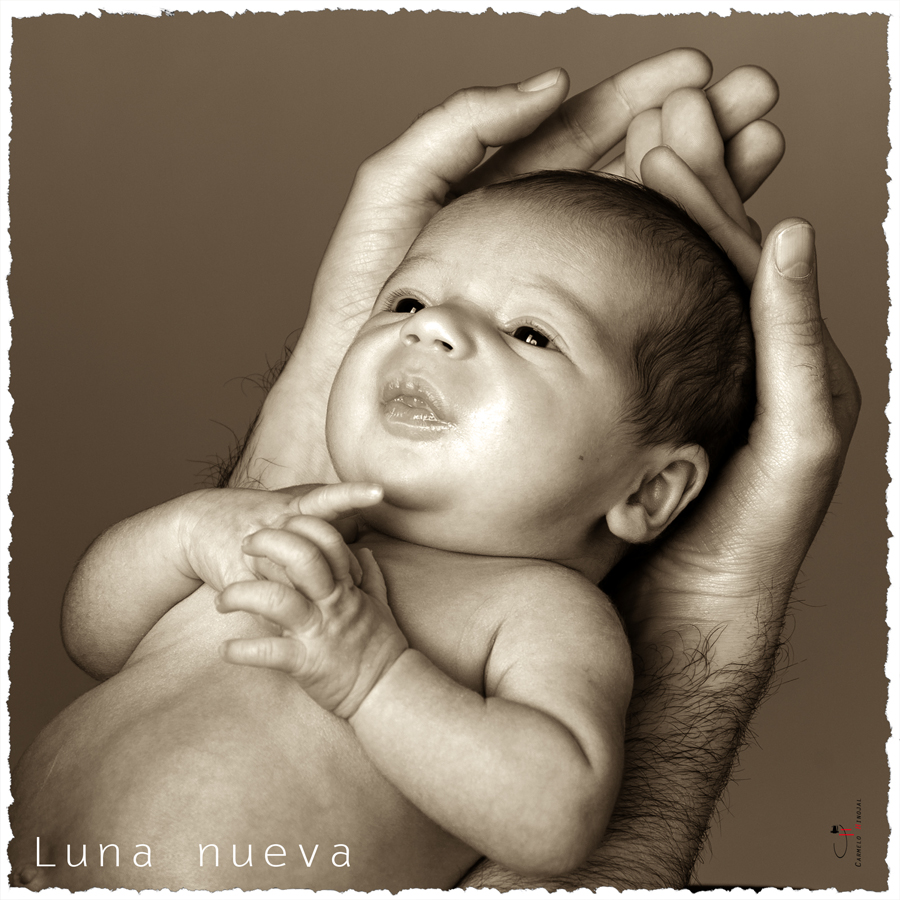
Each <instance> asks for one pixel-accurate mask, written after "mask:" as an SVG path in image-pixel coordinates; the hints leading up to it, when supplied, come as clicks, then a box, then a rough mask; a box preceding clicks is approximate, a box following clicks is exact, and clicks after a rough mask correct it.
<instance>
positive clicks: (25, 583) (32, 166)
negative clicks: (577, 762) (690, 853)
mask: <svg viewBox="0 0 900 900" xmlns="http://www.w3.org/2000/svg"><path fill="white" fill-rule="evenodd" d="M886 33H887V19H886V17H885V16H879V15H837V14H831V15H824V16H817V17H813V16H793V15H768V16H763V15H752V14H738V15H732V16H730V17H728V18H720V17H717V16H702V15H678V16H666V17H662V16H647V17H639V16H617V17H613V18H607V17H602V16H593V15H589V14H587V13H585V12H583V11H580V10H575V11H571V12H568V13H565V14H561V15H549V14H547V15H543V16H540V17H538V16H532V15H525V14H508V15H503V16H500V15H497V14H495V13H487V14H484V15H477V16H470V15H465V14H457V13H428V14H424V13H398V14H394V15H387V14H385V13H378V12H320V13H299V12H298V13H290V14H286V15H283V16H278V15H275V14H255V15H251V14H244V15H240V16H236V17H234V18H230V17H229V16H227V15H225V14H222V13H219V14H196V15H188V14H181V13H178V14H175V15H170V16H163V17H160V18H150V17H146V16H135V15H129V16H113V15H104V16H103V17H102V18H97V17H95V16H93V15H86V16H83V17H82V18H76V17H74V16H71V15H52V16H42V17H35V18H30V19H18V20H15V22H14V25H13V49H12V94H13V107H12V112H13V129H12V145H11V188H10V208H11V236H12V238H11V239H12V256H13V265H12V273H11V278H10V290H11V296H12V306H13V313H14V320H13V325H12V327H13V345H12V353H11V367H12V393H13V397H14V402H15V406H14V409H13V413H12V425H13V431H14V436H13V440H12V448H13V454H14V463H15V473H14V483H13V491H12V500H11V503H12V508H13V513H14V523H13V543H12V569H11V608H12V617H13V621H14V632H13V635H12V655H11V683H12V686H11V697H10V716H11V745H12V762H13V764H14V763H15V761H16V760H17V759H18V757H19V756H20V755H21V753H22V752H23V751H24V749H25V748H26V747H27V745H28V744H29V743H30V742H31V741H32V740H33V739H34V737H35V736H36V734H37V733H38V731H39V730H40V729H41V728H42V727H43V726H44V725H45V724H47V722H49V721H50V719H51V718H52V717H53V716H54V715H56V714H57V713H58V712H59V711H60V710H61V709H62V708H63V707H64V706H66V705H67V704H68V703H69V702H70V701H72V700H73V699H74V698H75V697H77V696H78V695H79V694H81V693H82V692H84V691H85V690H87V689H89V688H90V687H91V685H92V681H91V680H90V679H89V678H88V677H87V676H86V675H84V674H83V673H81V672H80V670H78V669H77V668H76V667H75V666H74V665H73V664H72V663H71V662H70V661H69V660H68V658H67V657H66V655H65V652H64V650H63V648H62V644H61V641H60V638H59V632H58V615H59V606H60V600H61V597H62V594H63V591H64V588H65V585H66V581H67V579H68V576H69V574H70V572H71V570H72V568H73V566H74V565H75V562H76V560H77V559H78V557H79V555H80V554H81V553H82V552H83V551H84V549H85V548H86V547H87V545H88V544H89V543H90V541H91V540H92V539H93V538H94V537H95V536H96V535H97V534H98V533H99V532H100V531H102V530H103V529H104V528H106V527H107V526H109V525H111V524H112V523H114V522H115V521H117V520H119V519H121V518H123V517H125V516H127V515H130V514H132V513H134V512H136V511H138V510H140V509H142V508H145V507H147V506H150V505H153V504H156V503H158V502H160V501H162V500H164V499H167V498H169V497H171V496H173V495H175V494H179V493H182V492H184V491H188V490H191V489H193V488H195V487H198V486H201V485H203V484H204V471H205V469H207V467H208V466H209V464H210V462H211V461H212V460H214V458H215V457H216V455H217V454H219V455H224V454H226V453H227V450H228V447H229V445H230V444H231V442H232V435H231V432H232V431H234V432H237V433H240V434H242V433H243V432H244V430H245V428H246V427H247V425H248V423H249V421H250V419H251V418H252V416H253V414H254V412H255V410H256V408H257V406H258V405H259V403H260V401H261V398H262V395H261V393H260V391H259V389H258V388H257V387H255V386H254V379H253V377H252V376H254V374H260V373H262V372H264V371H265V370H266V369H267V367H268V364H269V362H272V361H274V360H275V359H277V357H278V356H279V355H280V353H281V350H282V347H283V346H284V344H285V341H286V339H287V338H288V336H289V335H291V333H296V329H298V328H299V326H301V325H302V323H303V319H304V316H305V311H306V305H307V298H308V296H309V291H310V286H311V284H312V281H313V277H314V274H315V271H316V267H317V263H318V261H319V259H320V258H321V255H322V252H323V250H324V248H325V245H326V243H327V241H328V238H329V234H330V232H331V229H332V227H333V226H334V224H335V221H336V219H337V216H338V214H339V211H340V209H341V207H342V204H343V202H344V200H345V198H346V195H347V191H348V189H349V186H350V182H351V179H352V177H353V173H354V170H355V168H356V166H357V165H358V163H359V162H360V161H361V160H362V159H363V158H364V157H366V156H368V155H369V154H371V153H372V152H374V151H375V150H377V149H379V148H380V147H382V146H383V145H384V144H386V143H387V142H388V141H390V140H391V139H392V138H394V137H395V136H397V135H398V134H399V133H400V132H401V131H402V130H403V129H404V128H406V127H407V126H408V125H409V124H410V123H411V122H412V121H413V119H414V118H415V117H416V116H417V115H418V114H419V113H420V112H422V111H423V110H425V109H427V108H429V107H431V106H434V105H435V104H436V103H438V102H440V101H441V100H442V99H443V98H444V97H445V96H447V95H448V94H450V93H452V92H453V91H454V90H456V89H458V88H460V87H464V86H467V85H470V84H503V83H507V82H515V81H519V80H521V79H523V78H525V77H527V76H529V75H532V74H535V73H538V72H542V71H544V70H545V69H548V68H550V67H552V66H557V65H562V66H564V67H565V68H566V69H567V70H568V71H569V73H570V75H571V78H572V89H573V92H575V91H579V90H583V89H585V88H587V87H589V86H590V85H591V84H593V83H595V82H596V81H598V80H599V79H600V78H602V77H604V76H607V75H609V74H612V73H613V72H615V71H617V70H619V69H621V68H623V67H625V66H626V65H629V64H631V63H633V62H635V61H637V60H638V59H641V58H644V57H647V56H651V55H653V54H655V53H658V52H661V51H663V50H666V49H669V48H672V47H678V46H694V47H698V48H700V49H701V50H703V51H704V52H705V53H706V54H707V55H708V56H709V57H710V58H711V59H712V61H713V64H714V66H715V71H716V77H721V76H722V75H724V74H725V73H727V72H728V71H729V70H730V69H732V68H734V67H736V66H738V65H743V64H746V63H755V64H758V65H761V66H764V67H765V68H767V69H768V70H769V71H771V72H772V73H773V75H774V76H775V77H776V78H777V80H778V81H779V83H780V86H781V91H782V99H781V101H780V103H779V104H778V106H777V107H776V109H775V110H774V111H773V113H772V114H771V115H770V116H769V118H770V119H771V120H772V121H774V122H775V123H776V124H777V125H778V126H779V127H780V128H781V129H782V131H783V132H784V134H785V136H786V139H787V147H788V150H787V155H786V158H785V160H784V162H783V163H782V165H781V166H780V167H779V169H778V170H777V172H776V173H775V174H774V175H773V176H772V178H771V179H770V181H769V183H768V184H767V185H766V186H764V188H763V189H762V190H761V191H760V194H759V196H758V197H755V198H753V200H752V201H751V202H750V204H749V210H750V214H751V215H752V216H754V218H756V219H757V220H758V221H759V222H760V224H761V225H762V227H763V230H764V231H765V230H767V229H768V228H770V227H772V226H773V225H774V224H775V223H776V222H777V221H779V220H780V219H782V218H784V217H787V216H793V215H797V216H803V217H805V218H807V219H809V220H810V221H811V222H812V223H813V224H814V225H815V226H816V229H817V234H818V254H819V274H820V283H821V289H822V300H823V307H824V311H825V316H826V318H827V320H828V324H829V327H830V328H831V331H832V333H833V334H834V335H835V337H836V339H837V340H838V342H839V344H840V346H841V348H842V349H843V351H844V353H845V355H846V357H847V359H848V360H849V362H850V364H851V366H852V367H853V369H854V370H855V372H856V374H857V376H858V379H859V382H860V385H861V388H862V391H863V397H864V407H863V412H862V416H861V419H860V423H859V428H858V431H857V434H856V438H855V440H854V444H853V446H852V447H851V450H850V455H849V458H848V460H847V467H846V470H845V473H844V477H843V480H842V482H841V485H840V487H839V489H838V493H837V497H836V499H835V502H834V504H833V505H832V509H831V513H830V514H829V515H828V517H827V518H826V521H825V523H824V525H823V527H822V530H821V533H820V535H819V537H818V538H817V540H816V543H815V545H814V546H813V549H812V551H811V553H810V556H809V559H808V560H807V563H806V564H805V566H804V568H803V573H802V576H801V578H800V581H799V585H798V589H797V594H796V597H797V602H796V604H795V605H794V607H793V611H792V615H791V617H790V620H789V625H788V627H789V631H790V633H791V641H790V659H789V663H790V665H789V666H788V667H786V668H785V669H784V671H783V672H782V675H781V678H780V685H779V687H778V688H777V690H776V691H775V692H774V694H773V696H772V697H771V698H770V699H769V700H768V701H767V702H766V704H765V706H764V707H763V708H762V710H761V711H760V713H759V714H758V716H757V717H756V719H755V721H754V727H753V731H754V737H755V740H754V742H753V743H752V745H751V746H750V747H749V748H748V749H747V750H745V752H744V753H743V754H742V755H741V758H740V764H739V767H738V768H737V770H736V772H735V779H734V781H733V783H732V785H731V787H730V788H729V790H728V793H727V796H726V798H725V800H724V802H723V803H722V804H721V805H720V809H719V813H718V816H717V818H716V821H715V822H714V824H713V826H712V829H711V833H710V839H709V842H708V845H707V848H706V850H705V852H704V862H703V863H702V865H701V866H700V867H699V869H698V870H697V879H698V881H699V882H700V883H701V884H705V885H748V886H766V885H774V886H792V887H798V888H804V887H805V888H825V887H836V888H838V889H841V890H851V889H856V888H867V889H869V890H884V889H885V887H886V879H887V868H886V865H885V862H884V858H885V852H886V850H885V847H886V840H887V824H886V819H885V803H886V792H887V778H888V772H887V765H886V760H885V752H884V743H885V740H886V738H887V734H888V728H887V724H886V721H885V715H884V710H885V701H886V681H885V676H884V658H885V645H886V627H885V623H884V617H885V595H886V590H887V576H886V573H885V554H886V541H887V529H886V525H885V506H884V491H885V487H886V484H887V476H886V472H885V465H884V454H885V446H886V440H887V424H886V420H885V416H884V406H885V403H886V400H887V375H888V364H887V360H886V355H885V348H884V345H885V339H886V336H887V326H886V315H887V303H888V301H887V289H886V286H885V280H886V253H887V248H886V244H885V240H884V234H883V231H882V220H883V218H884V216H885V213H886V208H887V190H886V176H885V172H884V168H885V157H886V154H887V150H888V142H887V133H886V121H887V119H886V117H887V110H888V77H887V69H886V65H887V51H886ZM248 376H249V377H248ZM857 803H861V809H862V822H861V825H862V827H861V834H862V838H863V840H862V860H861V863H862V865H861V866H856V865H855V864H854V863H855V860H854V858H853V849H852V847H851V849H850V851H849V852H848V853H847V855H846V857H844V858H843V859H839V858H838V857H837V856H836V855H835V850H834V847H833V840H834V838H833V836H832V835H831V834H830V832H831V829H832V826H834V825H841V826H843V827H849V826H852V825H854V824H855V817H856V809H857ZM673 825H674V826H675V827H676V828H677V823H673ZM841 849H842V848H840V847H839V848H838V852H840V850H841Z"/></svg>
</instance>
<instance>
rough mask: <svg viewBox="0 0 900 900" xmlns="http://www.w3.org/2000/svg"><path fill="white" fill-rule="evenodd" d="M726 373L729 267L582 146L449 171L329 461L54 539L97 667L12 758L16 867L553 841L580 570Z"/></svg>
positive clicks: (624, 659)
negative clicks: (74, 563)
mask: <svg viewBox="0 0 900 900" xmlns="http://www.w3.org/2000/svg"><path fill="white" fill-rule="evenodd" d="M753 405H754V391H753V351H752V339H751V334H750V327H749V318H748V310H747V291H746V289H745V287H744V286H743V284H742V283H741V281H740V279H739V277H738V275H737V273H736V272H735V270H734V269H733V267H732V266H731V265H730V263H729V262H728V261H727V259H726V258H725V257H724V255H723V254H722V253H721V252H720V251H719V250H718V248H717V247H716V246H715V245H714V244H713V243H712V242H711V241H710V239H709V238H708V237H707V236H706V235H705V234H704V233H703V232H702V230H701V229H700V228H699V227H698V226H696V225H695V224H694V223H693V222H691V220H690V219H689V218H688V217H687V216H686V215H685V214H684V213H683V212H681V211H680V210H678V209H677V208H676V207H674V206H673V205H672V204H670V203H669V202H668V201H666V200H665V199H663V198H661V197H659V196H658V195H656V194H654V193H653V192H651V191H648V190H646V189H644V188H642V187H641V186H639V185H635V184H632V183H630V182H627V181H624V180H621V179H614V178H610V177H602V176H595V175H592V174H589V173H580V172H579V173H570V172H548V173H537V174H535V175H531V176H527V177H524V178H520V179H517V180H514V181H511V182H507V183H504V184H500V185H495V186H492V187H489V188H485V189H481V190H479V191H475V192H473V193H471V194H467V195H465V196H463V197H462V198H460V199H459V200H456V201H455V202H453V203H452V204H450V205H449V206H448V207H446V208H445V209H444V210H443V211H442V212H441V213H440V214H439V215H437V216H436V217H435V218H434V219H433V220H432V222H431V223H430V224H429V225H428V226H427V227H426V228H425V229H424V231H423V232H422V233H421V234H420V235H419V237H418V238H417V240H416V241H415V243H414V244H413V245H412V247H411V248H410V250H409V252H408V253H407V255H406V257H405V259H404V260H403V262H402V264H401V265H400V266H399V267H398V268H397V270H396V271H395V272H394V273H393V274H392V275H391V277H390V278H389V279H388V281H387V283H386V284H385V285H384V287H383V289H382V291H381V293H380V295H379V296H378V298H377V300H376V303H375V307H374V310H373V312H372V316H371V318H370V319H369V321H368V322H367V324H366V325H365V326H363V328H362V329H361V331H360V333H359V334H358V336H357V337H356V339H355V341H354V343H353V344H352V346H351V347H350V349H349V351H348V352H347V355H346V357H345V359H344V362H343V364H342V366H341V368H340V371H339V372H338V375H337V377H336V379H335V382H334V386H333V389H332V393H331V399H330V402H329V408H328V422H327V436H328V447H329V451H330V453H331V456H332V460H333V463H334V466H335V469H336V471H337V473H338V475H339V477H340V479H341V482H342V483H341V484H339V485H330V486H325V487H318V488H315V489H313V490H311V491H306V489H294V490H291V491H287V492H274V493H268V492H262V491H232V490H220V491H202V492H197V493H195V494H189V495H187V496H185V497H182V498H178V499H177V500H174V501H170V503H167V504H164V505H163V506H161V507H157V508H155V509H153V510H149V511H147V512H145V513H141V514H140V515H138V516H136V517H134V518H132V519H130V520H127V521H126V522H124V523H120V524H119V525H118V526H115V527H114V528H113V529H111V530H110V531H109V532H107V533H106V534H105V535H104V536H102V537H101V538H100V539H99V540H98V541H97V542H95V544H94V545H93V546H92V547H91V549H90V550H89V551H88V553H87V554H86V556H85V558H84V560H82V562H81V563H80V564H79V568H78V570H77V571H76V574H75V576H74V577H73V581H72V584H71V585H70V589H69V592H68V595H67V599H66V612H65V615H64V630H65V637H66V642H67V646H68V647H69V648H70V652H72V653H73V656H74V657H75V658H76V659H77V660H78V661H79V664H81V665H82V666H83V667H85V668H86V669H88V670H89V671H91V672H92V673H93V674H95V675H97V676H99V677H109V676H110V675H113V674H114V673H118V674H115V677H111V678H109V680H107V681H106V682H105V683H104V684H103V685H101V686H99V687H97V688H96V689H94V690H93V691H91V692H89V693H88V694H86V695H84V696H83V697H81V698H80V699H79V700H77V701H76V702H75V703H73V704H72V705H71V706H70V707H69V708H68V709H66V710H65V711H64V712H63V713H62V714H61V715H60V716H59V717H57V719H55V720H54V721H53V722H52V723H51V724H50V725H49V726H48V727H47V728H46V729H45V730H44V731H43V732H42V734H41V735H40V737H39V738H38V740H37V741H36V742H35V744H34V745H33V746H32V747H31V748H30V750H29V751H28V753H27V754H26V755H25V757H24V758H23V760H22V762H21V764H20V766H19V767H18V769H17V772H16V783H17V784H16V802H15V806H14V811H13V825H14V832H15V835H16V837H15V840H14V842H13V845H12V849H11V857H12V862H13V878H14V883H16V884H27V885H28V886H29V887H32V888H35V889H37V888H41V887H46V886H49V885H58V886H63V887H68V888H70V889H74V890H78V889H84V888H87V887H120V886H121V887H131V888H138V889H140V888H163V887H169V888H173V889H178V888H181V887H187V888H199V889H223V888H230V887H241V888H245V889H250V888H269V887H283V888H288V887H291V888H300V887H302V888H315V889H335V890H345V889H348V888H353V889H359V890H373V889H379V888H387V889H390V890H394V891H396V890H399V889H402V888H410V887H439V888H450V887H453V886H454V885H455V884H456V883H457V882H458V881H459V880H460V878H461V877H462V875H463V874H464V873H465V872H466V871H467V870H468V869H469V868H471V866H472V865H474V864H475V863H476V862H477V860H478V859H479V858H480V857H482V856H488V857H491V858H492V859H495V860H497V861H498V862H500V863H502V864H504V865H506V866H507V867H509V868H511V869H513V870H515V871H519V872H529V873H535V874H550V873H556V872H562V871H566V870H569V869H573V868H576V867H577V866H578V865H580V864H581V863H582V862H583V861H584V860H585V859H586V857H587V856H588V855H589V854H590V853H591V852H592V851H593V849H595V848H596V846H597V845H598V844H599V842H600V840H601V838H602V835H603V832H604V829H605V827H606V823H607V821H608V819H609V816H610V814H611V812H612V808H613V805H614V803H615V800H616V796H617V792H618V786H619V778H620V774H621V769H622V756H623V734H624V720H625V713H626V709H627V706H628V702H629V698H630V693H631V680H632V676H631V661H630V655H629V649H628V644H627V641H626V638H625V635H624V632H623V629H622V626H621V624H620V620H619V618H618V616H617V614H616V612H615V610H614V609H613V607H612V606H611V604H610V602H609V600H608V599H607V598H606V597H605V596H604V594H603V593H602V592H601V591H600V590H599V589H598V588H597V587H596V585H597V583H599V582H600V581H601V580H602V579H603V578H604V576H605V575H606V574H607V573H608V572H609V570H610V569H611V568H612V566H613V565H614V564H615V563H616V562H617V561H618V560H619V559H621V557H622V556H623V554H624V553H625V551H626V550H627V547H628V546H629V545H630V544H635V543H644V542H647V541H651V540H653V539H654V538H656V537H657V536H658V535H659V534H660V533H661V532H662V531H663V530H664V529H665V528H666V527H667V526H668V525H669V524H670V523H671V522H672V521H673V520H674V519H675V517H676V516H678V514H679V513H680V512H681V511H682V510H683V509H684V508H685V506H686V505H687V504H688V503H689V502H690V501H691V500H692V499H693V498H694V497H696V495H697V494H698V492H699V491H700V490H701V488H702V487H703V484H704V481H705V480H706V478H707V475H708V473H709V471H710V469H711V468H712V469H715V468H716V467H717V466H718V465H719V464H721V462H723V461H724V459H725V458H726V457H727V455H728V454H729V453H730V451H731V450H732V449H733V448H734V447H735V446H736V445H737V444H739V443H740V442H741V440H742V439H743V438H744V437H745V435H746V429H747V426H748V424H749V421H750V420H751V418H752V413H753ZM353 512H356V513H359V518H360V521H361V524H360V526H359V532H358V534H357V535H355V536H350V535H349V532H347V531H346V530H344V531H343V533H344V534H345V535H347V536H348V538H349V539H352V543H351V544H350V545H349V546H348V545H347V544H346V543H345V542H344V539H343V538H342V537H341V534H339V533H338V531H337V530H335V525H337V526H338V527H341V528H344V526H342V525H341V524H340V522H338V521H337V520H339V519H340V517H341V516H343V515H346V514H348V513H353ZM326 519H328V520H333V521H334V522H335V525H332V524H329V523H328V522H327V521H325V520H326ZM201 582H202V583H203V584H202V585H200V583H201ZM198 585H200V586H199V587H198ZM213 598H215V603H214V602H213ZM216 609H218V610H219V611H221V612H232V613H234V614H232V615H227V616H223V615H219V614H218V613H217V611H216ZM223 658H224V661H223ZM229 663H237V664H238V665H230V664H229ZM301 688H302V689H301ZM111 845H115V853H113V849H112V848H111ZM103 847H106V849H105V850H103V849H102V848H103ZM314 848H315V849H314ZM81 863H83V864H81Z"/></svg>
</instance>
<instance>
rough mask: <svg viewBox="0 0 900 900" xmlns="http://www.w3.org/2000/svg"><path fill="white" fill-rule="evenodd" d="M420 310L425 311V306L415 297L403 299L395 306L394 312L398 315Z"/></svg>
mask: <svg viewBox="0 0 900 900" xmlns="http://www.w3.org/2000/svg"><path fill="white" fill-rule="evenodd" d="M420 309H425V304H424V303H420V302H419V301H418V300H416V299H415V297H401V298H400V299H399V300H398V301H397V302H396V303H395V304H394V312H398V313H415V312H418V311H419V310H420Z"/></svg>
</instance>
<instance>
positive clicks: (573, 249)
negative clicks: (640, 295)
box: [413, 189, 622, 265]
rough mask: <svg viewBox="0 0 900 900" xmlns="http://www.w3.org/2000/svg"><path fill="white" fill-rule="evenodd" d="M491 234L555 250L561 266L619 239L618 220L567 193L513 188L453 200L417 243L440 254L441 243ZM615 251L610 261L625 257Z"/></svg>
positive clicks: (604, 250)
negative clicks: (592, 211) (581, 205)
mask: <svg viewBox="0 0 900 900" xmlns="http://www.w3.org/2000/svg"><path fill="white" fill-rule="evenodd" d="M485 234H490V235H491V236H492V237H493V238H494V239H496V238H497V236H501V237H502V236H503V235H509V237H510V239H511V240H519V241H523V242H525V243H532V242H533V243H537V244H540V245H541V246H543V247H546V248H548V249H554V248H555V249H556V250H557V252H558V256H559V262H560V264H561V265H564V264H566V263H567V262H569V261H570V260H571V258H572V254H573V253H587V254H590V255H593V256H596V257H598V258H599V257H604V258H606V257H607V256H609V254H610V252H611V251H613V250H614V248H615V247H616V245H618V244H620V243H621V240H620V239H619V237H618V236H617V234H616V227H615V223H614V222H612V221H608V220H607V219H606V218H605V217H603V216H601V215H594V216H587V215H585V214H584V212H583V211H582V210H579V209H577V208H575V207H573V206H572V205H571V204H567V203H566V202H565V199H564V198H563V197H556V198H553V197H551V198H549V199H548V198H546V197H541V198H535V197H533V196H530V195H527V194H525V195H522V194H519V193H516V192H513V191H500V190H491V189H481V190H478V191H474V192H472V193H470V194H465V195H463V196H462V197H460V198H458V199H457V200H454V201H453V202H452V203H451V204H449V205H448V206H446V207H444V209H442V210H441V211H440V212H439V213H438V214H437V215H436V216H435V217H434V218H433V219H432V220H431V221H430V222H429V224H428V225H427V226H426V227H425V228H424V229H423V231H422V232H421V234H420V235H419V237H418V238H417V239H416V241H415V243H414V244H413V247H417V248H420V247H422V246H423V245H424V246H427V247H428V249H429V251H431V252H432V253H439V252H440V249H441V247H442V246H443V245H453V244H454V243H456V242H458V241H460V240H466V239H469V240H472V239H477V238H478V237H479V236H483V235H485ZM621 256H622V254H621V253H620V252H613V255H612V260H611V262H617V261H618V260H620V259H621Z"/></svg>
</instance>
